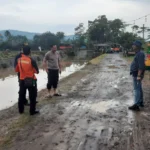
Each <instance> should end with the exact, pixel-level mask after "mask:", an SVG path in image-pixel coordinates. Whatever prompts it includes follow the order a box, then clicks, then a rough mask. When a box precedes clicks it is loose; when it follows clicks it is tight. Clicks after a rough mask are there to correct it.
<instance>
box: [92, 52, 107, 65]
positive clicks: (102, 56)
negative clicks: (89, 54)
mask: <svg viewBox="0 0 150 150" xmlns="http://www.w3.org/2000/svg"><path fill="white" fill-rule="evenodd" d="M105 56H106V54H102V55H100V56H98V57H96V58H94V59H92V60H90V61H89V64H92V65H97V64H99V63H100V61H101V60H102V59H103V58H104V57H105Z"/></svg>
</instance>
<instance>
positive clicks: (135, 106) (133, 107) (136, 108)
mask: <svg viewBox="0 0 150 150" xmlns="http://www.w3.org/2000/svg"><path fill="white" fill-rule="evenodd" d="M129 109H130V110H135V111H140V108H139V106H137V105H136V104H134V105H133V106H130V107H129Z"/></svg>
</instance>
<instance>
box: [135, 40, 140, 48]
mask: <svg viewBox="0 0 150 150" xmlns="http://www.w3.org/2000/svg"><path fill="white" fill-rule="evenodd" d="M133 45H135V46H137V47H139V48H141V47H142V42H141V41H138V40H137V41H135V42H133Z"/></svg>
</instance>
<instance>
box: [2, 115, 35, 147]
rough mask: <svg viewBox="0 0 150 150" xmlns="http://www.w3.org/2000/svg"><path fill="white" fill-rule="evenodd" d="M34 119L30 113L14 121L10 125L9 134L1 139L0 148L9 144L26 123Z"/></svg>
mask: <svg viewBox="0 0 150 150" xmlns="http://www.w3.org/2000/svg"><path fill="white" fill-rule="evenodd" d="M32 119H33V118H31V117H30V116H29V115H26V114H24V115H21V116H20V117H19V118H18V119H17V120H15V121H13V122H12V123H11V125H10V126H9V127H8V130H7V131H8V134H7V135H6V136H4V137H3V139H1V141H0V148H2V147H6V146H9V145H10V144H11V142H12V140H13V138H14V137H15V136H16V135H17V133H18V132H19V131H20V129H21V128H24V127H25V125H26V124H27V123H29V122H31V120H32Z"/></svg>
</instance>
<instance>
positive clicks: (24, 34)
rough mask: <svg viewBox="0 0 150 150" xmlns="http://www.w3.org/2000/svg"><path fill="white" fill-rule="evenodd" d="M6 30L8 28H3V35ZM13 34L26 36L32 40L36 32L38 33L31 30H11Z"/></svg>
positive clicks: (1, 32) (0, 32)
mask: <svg viewBox="0 0 150 150" xmlns="http://www.w3.org/2000/svg"><path fill="white" fill-rule="evenodd" d="M5 31H6V30H1V31H0V34H2V36H3V37H5ZM9 32H10V33H11V35H13V36H16V35H22V36H26V37H27V38H28V39H30V40H32V39H33V37H34V35H35V34H38V33H31V32H25V31H18V30H9Z"/></svg>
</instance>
